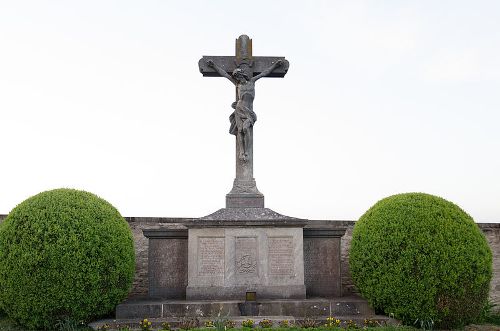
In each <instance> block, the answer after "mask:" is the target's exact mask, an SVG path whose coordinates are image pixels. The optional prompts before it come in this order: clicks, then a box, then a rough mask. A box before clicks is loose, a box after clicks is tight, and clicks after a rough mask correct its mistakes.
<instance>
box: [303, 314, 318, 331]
mask: <svg viewBox="0 0 500 331" xmlns="http://www.w3.org/2000/svg"><path fill="white" fill-rule="evenodd" d="M298 324H299V325H300V327H301V328H303V329H309V328H315V327H317V326H318V325H319V323H318V321H317V320H316V319H314V318H312V317H306V318H304V319H303V320H301V321H298Z"/></svg>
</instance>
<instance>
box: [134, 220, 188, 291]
mask: <svg viewBox="0 0 500 331" xmlns="http://www.w3.org/2000/svg"><path fill="white" fill-rule="evenodd" d="M125 220H126V221H127V222H128V224H129V226H130V230H131V231H132V235H133V237H134V247H135V265H136V267H135V276H134V282H133V284H132V290H131V292H130V293H129V297H130V298H133V297H147V296H148V289H149V279H148V248H149V244H148V239H147V238H146V237H145V236H144V234H143V230H147V229H157V228H160V227H163V228H172V229H179V228H184V227H183V225H182V224H180V223H182V222H185V221H188V220H190V219H187V218H162V217H126V218H125Z"/></svg>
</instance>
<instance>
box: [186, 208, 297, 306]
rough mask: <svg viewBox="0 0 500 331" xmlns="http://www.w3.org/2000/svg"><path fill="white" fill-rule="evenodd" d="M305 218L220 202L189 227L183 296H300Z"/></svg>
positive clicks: (285, 297) (188, 225)
mask: <svg viewBox="0 0 500 331" xmlns="http://www.w3.org/2000/svg"><path fill="white" fill-rule="evenodd" d="M306 222H307V221H306V220H301V219H297V218H291V217H286V216H283V215H280V214H277V213H275V212H273V211H272V210H270V209H267V208H224V209H221V210H219V211H218V212H216V213H214V214H212V215H209V216H207V217H203V218H201V219H198V220H195V221H193V222H191V223H187V224H185V225H186V226H187V227H188V228H189V243H188V286H187V288H186V297H187V299H219V300H220V299H232V300H245V297H246V293H247V292H255V294H256V297H257V298H258V299H278V298H279V299H290V298H293V299H302V298H305V296H306V288H305V285H304V256H303V249H304V247H303V229H302V228H303V227H304V225H305V224H306Z"/></svg>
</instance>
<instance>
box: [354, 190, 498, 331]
mask: <svg viewBox="0 0 500 331" xmlns="http://www.w3.org/2000/svg"><path fill="white" fill-rule="evenodd" d="M349 265H350V269H351V274H352V277H353V280H354V282H355V284H356V286H357V288H358V289H359V291H360V292H361V294H362V295H363V296H364V297H365V298H366V299H367V300H368V301H369V302H370V303H371V305H372V306H373V307H374V308H375V309H376V310H378V311H384V312H385V313H386V314H394V316H395V318H397V319H400V320H402V321H403V322H404V323H405V324H408V325H413V324H414V323H415V321H418V323H423V325H424V324H425V325H427V326H429V325H431V324H434V323H435V324H436V326H437V327H442V328H450V327H456V326H462V325H465V324H467V323H470V322H473V321H474V320H475V319H476V318H477V317H478V315H479V314H480V313H481V310H482V308H483V307H484V305H485V303H486V301H487V297H488V291H489V283H490V279H491V275H492V256H491V251H490V248H489V246H488V243H487V242H486V239H485V238H484V235H483V234H482V232H481V231H480V229H479V228H478V226H477V225H476V224H475V223H474V221H473V219H472V218H471V217H470V216H469V215H467V214H466V213H465V212H464V211H463V210H462V209H460V208H459V207H458V206H456V205H455V204H453V203H451V202H449V201H446V200H444V199H442V198H439V197H435V196H432V195H428V194H423V193H407V194H399V195H394V196H391V197H388V198H385V199H383V200H381V201H379V202H377V203H376V204H375V205H374V206H373V207H371V208H370V209H369V210H368V211H367V212H366V213H365V214H364V215H363V216H362V217H361V218H360V219H359V221H358V222H356V225H355V227H354V230H353V238H352V244H351V251H350V257H349Z"/></svg>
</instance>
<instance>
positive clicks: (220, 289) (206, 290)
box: [186, 285, 306, 301]
mask: <svg viewBox="0 0 500 331" xmlns="http://www.w3.org/2000/svg"><path fill="white" fill-rule="evenodd" d="M247 292H255V293H256V296H257V300H258V299H259V298H261V297H262V298H266V299H305V297H306V287H305V285H289V286H260V285H253V286H228V287H224V286H211V287H205V286H203V287H194V286H188V287H187V288H186V297H187V298H188V299H189V298H196V299H198V300H212V299H213V300H242V301H243V300H245V297H246V293H247Z"/></svg>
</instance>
